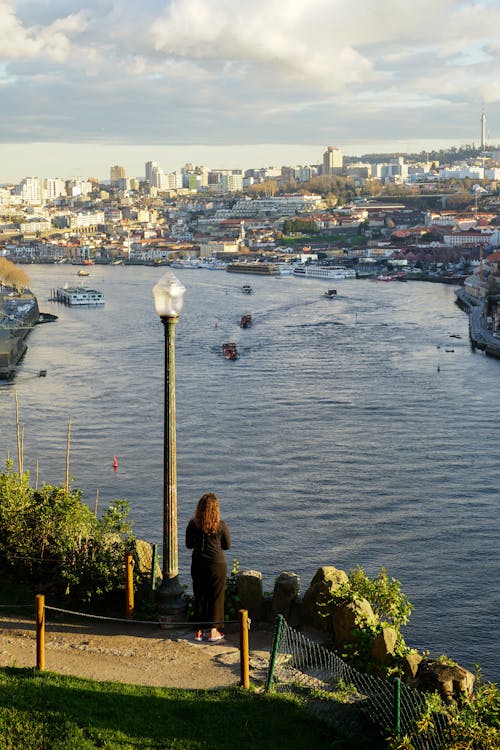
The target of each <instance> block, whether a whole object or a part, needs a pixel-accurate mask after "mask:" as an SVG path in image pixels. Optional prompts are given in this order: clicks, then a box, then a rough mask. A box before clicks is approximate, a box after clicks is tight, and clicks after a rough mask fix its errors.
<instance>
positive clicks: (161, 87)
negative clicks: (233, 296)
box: [0, 0, 500, 182]
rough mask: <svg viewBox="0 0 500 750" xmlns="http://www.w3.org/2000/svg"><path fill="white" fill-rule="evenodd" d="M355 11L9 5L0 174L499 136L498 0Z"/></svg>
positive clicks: (0, 61) (389, 3)
mask: <svg viewBox="0 0 500 750" xmlns="http://www.w3.org/2000/svg"><path fill="white" fill-rule="evenodd" d="M356 8H357V10H356V14H353V13H352V5H351V4H350V3H347V2H346V1H345V0H340V2H336V3H335V4H332V3H329V2H326V1H325V0H307V2H305V0H294V2H293V3H292V2H290V3H288V4H286V3H285V4H283V3H282V2H278V0H254V2H253V3H252V4H251V5H250V4H246V3H243V2H237V3H234V0H232V2H230V1H229V0H205V2H204V3H203V5H200V4H199V2H197V0H165V1H163V2H160V0H146V2H145V3H143V4H142V5H141V13H140V15H138V14H137V9H136V6H135V5H134V4H133V3H132V2H131V0H119V1H117V2H110V1H109V2H107V1H106V0H105V1H104V2H101V0H100V2H99V3H97V2H95V0H71V2H70V3H68V2H65V3H62V2H59V1H58V0H55V1H54V2H51V3H39V2H34V0H0V82H1V86H2V103H3V108H2V109H3V117H2V125H1V126H0V182H6V181H15V180H17V179H21V178H22V176H24V175H26V174H32V175H35V174H39V175H51V176H56V175H64V176H68V177H71V176H82V177H88V176H90V175H96V176H98V177H100V178H104V177H105V176H107V174H108V170H109V166H110V165H111V164H116V163H119V164H123V165H124V166H125V167H126V169H127V174H129V175H131V176H140V175H141V174H142V171H143V165H144V163H145V161H148V160H149V159H152V160H155V161H157V162H158V163H159V164H161V165H162V167H163V168H164V169H165V170H167V171H171V170H176V169H178V168H179V167H180V166H182V164H183V163H185V162H186V161H192V162H195V163H199V164H205V165H207V166H209V167H211V168H249V167H260V166H265V165H271V164H272V165H274V166H279V165H281V164H299V163H301V164H311V163H313V164H314V163H320V162H321V159H322V153H323V151H324V149H325V147H326V146H328V145H330V144H334V145H336V146H338V147H339V148H340V150H341V151H342V152H343V153H344V154H347V155H362V154H363V153H372V152H380V153H384V152H391V151H400V152H408V151H421V150H427V149H432V148H441V147H446V146H449V145H455V146H457V147H459V146H461V145H463V144H466V143H468V144H471V143H473V142H474V143H476V144H479V143H480V142H481V138H482V132H483V130H482V125H481V116H482V113H483V112H484V113H485V117H486V124H485V128H484V135H485V139H486V142H488V143H496V142H497V140H500V139H499V138H498V137H497V136H500V125H499V124H498V123H500V84H499V83H498V81H499V80H500V75H499V74H500V45H499V43H498V39H497V32H496V29H498V27H499V22H500V8H499V7H498V3H497V2H496V1H495V0H480V1H479V2H475V3H469V4H465V3H463V2H461V0H432V2H431V0H421V2H420V3H418V4H408V3H403V2H401V1H400V0H378V2H377V3H373V2H371V1H370V0H360V1H359V2H358V4H357V6H356ZM28 166H29V169H28V168H27V167H28ZM49 167H50V168H49Z"/></svg>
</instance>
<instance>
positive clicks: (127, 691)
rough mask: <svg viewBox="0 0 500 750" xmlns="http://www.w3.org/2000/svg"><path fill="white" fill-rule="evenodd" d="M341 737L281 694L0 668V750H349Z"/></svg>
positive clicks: (297, 703) (327, 725)
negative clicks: (130, 682)
mask: <svg viewBox="0 0 500 750" xmlns="http://www.w3.org/2000/svg"><path fill="white" fill-rule="evenodd" d="M338 737H339V736H338V734H337V733H336V732H335V730H334V729H333V728H332V727H331V726H330V725H329V724H327V723H325V722H323V721H321V720H320V719H318V718H316V717H315V716H313V715H312V714H311V713H309V712H308V711H307V710H306V709H305V708H304V707H303V706H302V705H301V704H300V703H299V702H298V701H296V700H294V699H292V698H290V697H286V696H282V695H271V694H262V693H255V692H253V691H251V690H250V691H248V690H243V689H242V688H227V689H224V690H214V691H209V690H176V689H175V690H174V689H167V688H149V687H143V686H135V685H122V684H119V683H112V682H95V681H91V680H83V679H80V678H77V677H67V676H61V675H57V674H54V673H51V672H43V673H40V672H37V671H36V670H34V669H17V668H11V667H9V668H1V669H0V749H1V750H42V749H43V750H87V749H88V748H105V749H106V750H111V749H113V750H114V749H115V748H116V749H117V750H118V749H119V750H132V748H134V749H135V748H140V749H141V750H143V749H147V750H152V749H154V750H160V749H161V750H167V749H168V750H187V749H189V750H198V749H200V750H236V749H238V748H249V749H250V748H252V750H254V749H255V750H281V748H283V750H285V748H286V750H309V749H311V750H312V749H313V748H340V747H342V748H347V747H348V745H347V744H345V742H343V741H341V740H339V738H338Z"/></svg>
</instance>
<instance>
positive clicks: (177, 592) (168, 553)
mask: <svg viewBox="0 0 500 750" xmlns="http://www.w3.org/2000/svg"><path fill="white" fill-rule="evenodd" d="M165 280H166V281H165ZM162 283H163V285H164V289H163V291H164V293H165V296H166V297H167V292H165V288H166V289H167V291H168V292H170V293H171V294H173V297H174V302H173V304H172V301H171V300H169V304H167V306H166V307H165V306H163V307H162V306H161V305H160V307H159V304H158V303H157V311H158V312H159V314H160V320H161V322H162V323H163V328H164V333H165V397H164V440H163V570H162V583H161V585H160V587H159V588H158V591H157V604H158V613H159V614H160V615H171V616H172V615H178V614H180V613H181V612H182V611H183V610H184V607H185V602H184V598H183V590H182V587H181V585H180V583H179V556H178V539H177V444H176V416H175V326H176V325H177V323H178V321H179V314H178V313H179V312H180V309H181V308H182V297H183V294H184V287H183V286H182V284H180V282H178V281H177V279H176V278H175V276H174V275H173V274H172V273H167V274H166V275H165V277H163V279H162V281H161V282H160V283H159V285H158V286H160V285H161V284H162ZM156 289H157V287H155V290H156ZM172 289H173V290H174V291H173V292H172ZM155 290H154V291H155ZM176 297H177V299H176ZM167 299H168V297H167ZM155 302H156V291H155ZM164 310H167V312H168V313H170V314H166V315H165V314H162V313H163V312H164ZM171 313H174V314H171Z"/></svg>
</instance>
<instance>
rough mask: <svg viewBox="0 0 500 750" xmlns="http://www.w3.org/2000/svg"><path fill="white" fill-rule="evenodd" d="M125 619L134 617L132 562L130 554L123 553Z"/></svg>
mask: <svg viewBox="0 0 500 750" xmlns="http://www.w3.org/2000/svg"><path fill="white" fill-rule="evenodd" d="M125 597H126V599H125V617H126V618H127V620H131V619H132V618H133V616H134V562H133V560H132V554H131V553H130V552H126V553H125Z"/></svg>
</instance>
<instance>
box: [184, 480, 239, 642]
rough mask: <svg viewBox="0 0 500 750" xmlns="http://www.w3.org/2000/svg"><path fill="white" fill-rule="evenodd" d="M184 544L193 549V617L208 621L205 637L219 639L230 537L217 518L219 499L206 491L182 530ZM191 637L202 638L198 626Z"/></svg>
mask: <svg viewBox="0 0 500 750" xmlns="http://www.w3.org/2000/svg"><path fill="white" fill-rule="evenodd" d="M186 547H187V548H188V549H192V550H193V556H192V561H191V577H192V579H193V594H194V619H195V621H196V622H206V623H209V624H210V629H209V634H208V640H209V641H210V642H213V641H220V640H221V639H222V638H224V634H223V633H221V631H220V630H219V628H220V627H222V625H223V624H224V592H225V588H226V577H227V564H226V558H225V556H224V552H223V550H226V549H229V548H230V547H231V536H230V534H229V529H228V527H227V525H226V523H225V522H224V521H223V520H222V519H221V517H220V509H219V501H218V500H217V497H216V495H214V493H213V492H207V493H206V494H205V495H203V496H202V497H201V498H200V500H199V501H198V505H197V506H196V512H195V514H194V518H192V519H191V520H190V522H189V523H188V526H187V529H186ZM195 640H197V641H201V640H203V631H202V630H201V629H198V630H197V631H196V633H195Z"/></svg>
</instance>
